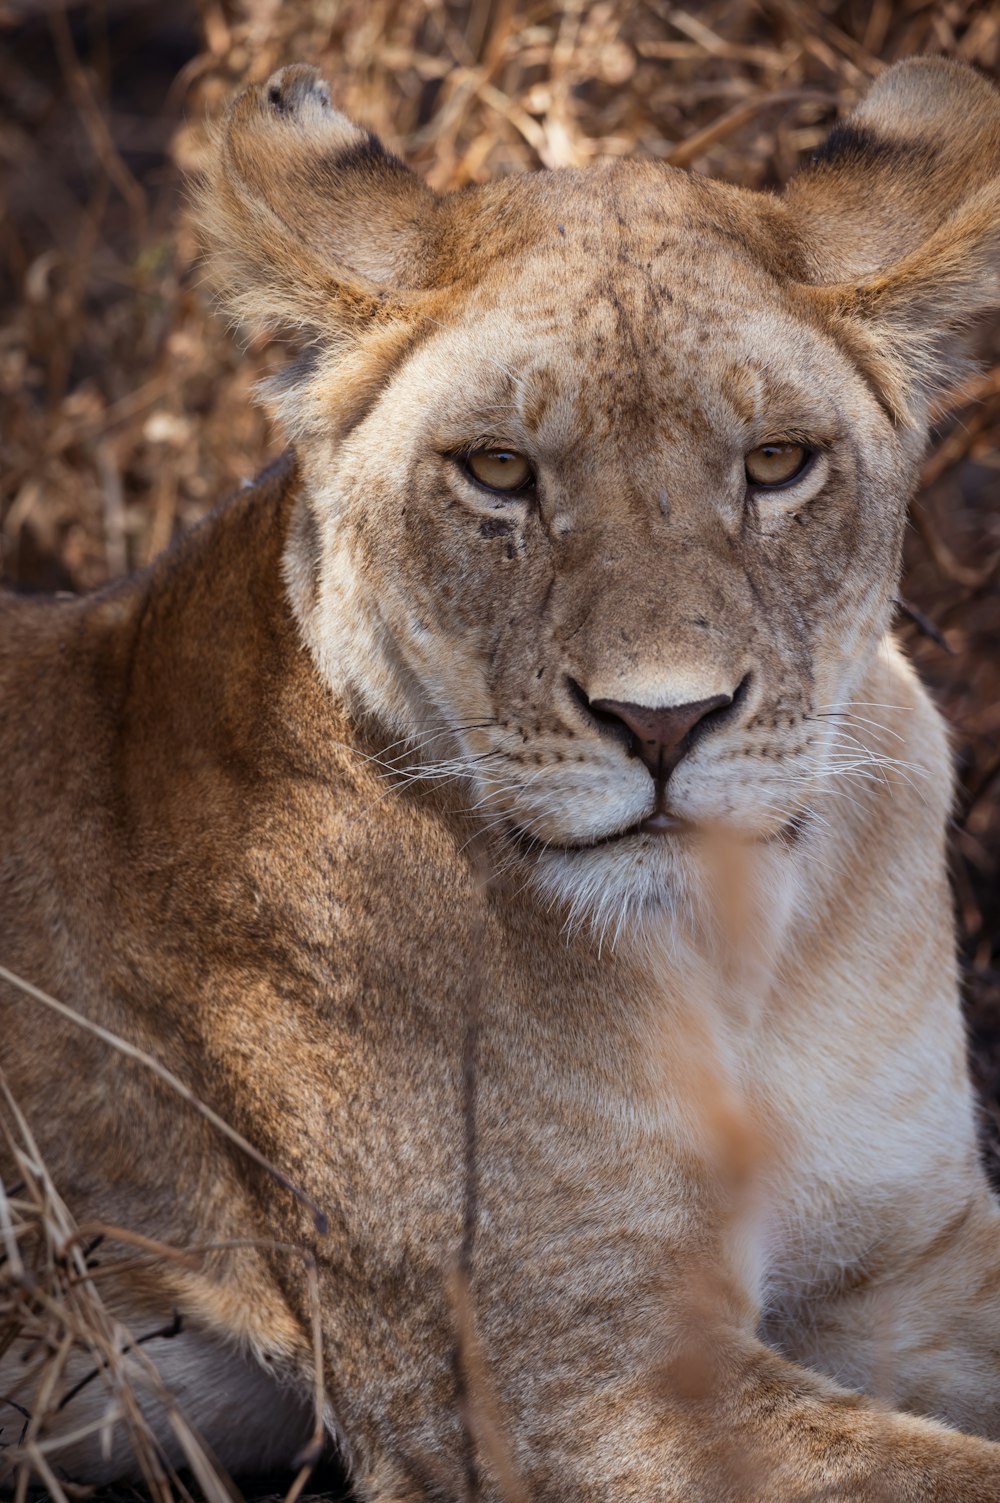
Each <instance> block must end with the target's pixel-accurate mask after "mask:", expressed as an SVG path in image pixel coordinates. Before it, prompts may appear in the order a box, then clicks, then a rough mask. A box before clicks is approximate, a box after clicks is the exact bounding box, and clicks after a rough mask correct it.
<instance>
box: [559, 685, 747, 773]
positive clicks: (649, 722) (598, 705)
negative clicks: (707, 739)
mask: <svg viewBox="0 0 1000 1503" xmlns="http://www.w3.org/2000/svg"><path fill="white" fill-rule="evenodd" d="M732 703H733V695H732V694H715V695H713V696H712V698H711V699H696V700H692V701H691V702H690V703H689V704H686V705H668V706H666V707H665V708H664V709H662V710H654V709H651V708H650V707H649V706H648V705H634V704H629V703H622V702H620V701H619V700H616V699H594V700H591V701H590V702H589V704H588V708H589V709H590V711H591V713H592V714H593V715H594V716H595V717H596V718H597V719H598V720H599V721H602V722H603V723H604V724H605V725H608V724H613V723H614V722H616V721H617V722H618V723H619V725H620V726H621V728H622V729H623V730H624V731H625V732H626V734H627V736H628V747H629V751H630V752H631V753H632V755H633V756H636V757H641V758H642V760H643V761H644V762H645V764H646V766H647V767H648V768H649V771H650V773H651V774H652V776H653V777H654V778H655V779H656V781H657V782H658V783H665V782H666V781H667V779H668V778H669V776H670V774H671V773H672V772H673V770H674V768H675V767H676V766H677V764H678V762H679V761H680V760H681V758H682V757H683V756H684V755H685V753H686V752H688V751H690V749H691V747H692V745H693V744H694V742H695V740H696V739H697V738H698V735H699V734H700V733H701V732H703V731H706V730H708V729H709V726H712V725H716V724H718V722H719V721H720V720H721V719H722V718H723V717H725V711H726V710H727V709H728V708H729V706H730V705H731V704H732ZM725 718H728V717H725Z"/></svg>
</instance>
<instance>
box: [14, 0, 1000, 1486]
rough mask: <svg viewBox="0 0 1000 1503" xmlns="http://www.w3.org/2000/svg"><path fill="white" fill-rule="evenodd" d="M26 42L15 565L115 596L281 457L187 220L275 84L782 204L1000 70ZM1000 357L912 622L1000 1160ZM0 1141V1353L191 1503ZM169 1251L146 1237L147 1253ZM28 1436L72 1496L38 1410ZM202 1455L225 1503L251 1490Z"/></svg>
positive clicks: (224, 26)
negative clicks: (296, 71)
mask: <svg viewBox="0 0 1000 1503" xmlns="http://www.w3.org/2000/svg"><path fill="white" fill-rule="evenodd" d="M0 26H2V27H4V28H5V29H6V31H7V37H6V41H7V43H8V45H7V46H6V47H5V48H4V49H3V50H2V51H0V90H2V97H3V99H4V106H3V117H2V120H0V160H2V162H3V164H4V167H5V170H6V178H7V206H8V212H7V215H6V217H5V218H4V219H3V220H2V222H0V453H2V462H0V565H2V572H3V577H4V580H5V581H6V582H9V583H12V584H15V585H16V586H18V587H20V588H24V589H73V590H78V589H86V588H90V587H93V586H96V585H99V584H101V583H103V582H104V581H106V580H107V579H109V578H111V577H114V576H115V575H118V574H121V573H122V572H124V571H125V570H127V569H130V568H134V567H138V566H142V565H144V564H145V563H147V562H148V561H149V560H150V559H151V558H152V557H153V556H154V555H155V554H156V553H158V552H159V551H160V550H161V549H162V548H163V547H165V546H166V545H167V544H168V543H169V542H170V540H171V538H173V537H174V536H176V535H177V533H178V532H179V531H181V530H182V529H184V528H185V527H187V526H188V525H190V524H191V523H192V522H193V521H195V520H196V519H197V518H198V517H199V516H201V515H202V514H203V513H204V512H205V511H206V510H207V509H208V507H210V506H211V505H212V504H214V502H215V501H216V500H217V499H219V498H220V497H221V496H222V495H223V494H225V492H226V491H227V490H229V489H230V488H231V487H233V486H234V485H235V484H236V483H237V482H238V481H239V479H240V478H241V477H243V476H245V475H248V474H251V473H253V472H254V471H255V470H256V469H258V468H259V467H260V466H261V465H262V464H263V463H264V462H265V461H266V460H267V459H268V458H269V457H271V456H273V455H274V454H275V453H276V452H278V451H279V450H280V448H281V446H282V440H281V436H280V434H278V433H276V432H275V431H273V429H272V428H271V426H270V425H269V423H268V421H267V419H266V418H265V417H264V416H263V415H262V414H261V413H260V412H259V411H257V410H256V409H255V408H254V407H253V405H252V401H251V392H252V388H253V386H254V383H255V381H256V380H257V379H258V377H259V376H260V375H261V374H262V373H263V372H265V371H266V370H268V369H270V368H272V367H273V366H274V365H275V364H276V363H279V362H280V361H281V359H282V358H283V352H282V350H281V349H279V348H275V347H273V346H271V347H268V346H261V347H258V348H252V349H250V350H249V351H241V350H239V349H237V348H236V347H235V346H234V345H233V343H232V342H231V340H230V338H229V336H228V334H227V331H226V329H225V327H224V326H223V324H222V323H221V321H220V320H218V319H216V318H215V317H214V316H213V315H212V314H211V311H210V309H209V308H208V307H207V306H206V303H205V301H204V300H203V298H202V297H201V295H200V293H199V290H198V275H197V270H196V268H195V266H194V264H193V247H192V244H191V240H190V237H189V235H188V233H187V232H186V230H185V228H184V226H183V221H182V218H181V216H180V213H179V210H180V205H181V180H182V172H183V169H184V168H185V167H187V166H191V165H194V164H196V163H197V161H198V157H199V152H200V149H201V144H200V143H201V122H202V120H203V119H204V117H205V115H206V113H211V112H214V111H216V110H217V109H218V108H219V107H220V105H221V103H222V102H223V100H224V99H225V98H226V97H227V96H228V95H229V93H230V92H231V91H232V89H233V88H234V87H235V86H236V85H238V84H239V83H240V82H242V81H243V80H244V79H245V78H247V77H251V76H252V77H263V76H265V75H266V74H267V73H268V72H269V71H270V70H271V69H272V68H273V67H274V66H276V65H278V64H279V63H281V62H284V61H288V60H289V59H292V58H300V59H305V60H309V61H314V62H317V63H318V64H319V65H320V66H321V67H322V68H323V70H324V71H325V72H326V74H327V75H328V76H329V78H330V79H331V81H332V83H333V86H334V94H335V98H336V100H337V102H338V104H339V105H340V106H341V107H342V108H344V109H345V110H346V111H347V112H348V113H350V114H353V115H354V116H356V117H357V118H359V119H361V120H363V121H364V122H365V123H367V124H369V125H371V126H372V127H374V128H375V129H376V130H377V131H379V133H380V134H381V135H382V136H383V137H384V139H385V140H386V141H387V143H388V144H389V145H390V146H391V147H392V148H393V149H395V150H396V151H398V152H399V153H400V154H401V155H402V156H404V158H405V159H406V160H408V161H409V162H411V163H412V164H413V165H414V166H415V167H417V168H418V169H420V170H421V171H423V172H424V173H425V174H426V175H427V176H428V178H429V179H430V180H431V182H432V183H433V184H434V185H435V186H436V187H439V188H449V187H454V186H457V185H460V184H461V183H463V182H468V181H478V180H481V179H483V178H485V177H488V176H490V175H494V174H498V173H506V172H516V171H522V170H526V169H532V168H536V167H538V166H540V165H546V166H558V165H562V164H568V163H585V162H588V161H591V160H594V159H596V158H600V157H604V156H617V155H621V154H623V153H638V154H643V155H648V156H652V157H656V158H659V159H665V160H670V161H673V162H675V163H678V164H681V165H685V166H690V167H692V168H693V169H694V170H696V171H699V172H706V173H710V174H713V175H717V176H721V177H724V178H727V179H730V180H732V181H738V182H741V183H745V184H748V185H751V186H754V187H769V186H772V185H777V184H780V183H781V182H782V181H783V180H784V179H785V178H787V176H788V175H789V174H790V173H791V172H792V171H793V170H794V169H795V167H796V165H797V164H798V163H799V162H800V161H801V160H802V158H803V155H804V154H806V153H808V152H809V150H810V149H811V148H812V147H814V146H815V145H816V144H817V143H818V142H819V141H820V140H821V138H822V137H823V135H824V134H825V132H826V130H827V128H828V127H829V125H830V124H831V122H832V121H833V119H834V118H835V116H836V115H837V113H838V112H839V111H841V110H843V109H845V108H847V107H849V106H850V105H851V104H852V103H853V102H854V101H855V100H856V99H857V98H858V96H859V95H860V94H861V93H862V92H863V91H864V89H865V88H866V87H867V85H868V83H869V82H870V80H871V79H872V78H873V77H875V76H876V75H877V74H878V72H879V71H880V69H881V68H882V67H883V66H885V65H886V64H887V63H889V62H891V61H893V60H895V59H897V58H900V57H905V56H910V55H912V54H914V53H919V52H930V53H944V54H946V55H948V56H953V57H960V58H964V59H965V60H967V61H970V62H974V63H976V64H978V65H979V66H980V67H982V68H984V69H986V70H988V71H990V72H992V73H993V74H994V75H996V71H997V69H998V66H1000V16H998V13H997V11H996V8H995V7H992V6H983V5H981V4H979V3H976V0H905V3H890V0H874V3H870V0H857V3H831V0H826V3H823V4H821V5H820V6H818V7H817V6H816V5H814V4H811V3H806V0H760V3H757V4H751V3H744V0H725V3H724V0H708V3H704V4H699V3H692V4H688V5H687V6H675V5H669V4H666V3H662V0H641V3H634V4H627V3H625V0H619V3H617V4H616V3H608V0H596V3H594V0H561V3H559V0H552V3H550V0H537V3H532V0H490V3H485V0H462V3H459V0H456V3H446V0H285V3H283V4H280V5H279V4H278V3H277V0H241V3H236V0H202V3H200V4H199V5H197V6H195V5H193V4H188V3H184V0H177V3H175V4H173V5H170V6H164V5H162V4H159V3H155V0H149V3H143V0H107V3H106V5H103V6H97V5H87V6H83V5H78V6H74V5H72V4H69V5H67V6H65V7H63V6H61V5H59V4H51V5H50V4H47V3H45V0H0ZM983 353H984V362H983V370H982V374H981V375H979V376H977V377H976V378H975V379H974V380H973V381H971V382H969V383H968V384H967V386H966V387H965V388H964V389H963V390H962V391H960V392H957V393H955V394H954V397H953V399H952V401H951V403H950V404H949V411H948V413H947V414H942V421H941V425H940V432H939V437H938V440H937V442H936V445H935V447H934V450H933V452H932V453H931V455H930V457H929V459H928V461H927V466H926V470H925V486H924V489H923V491H922V494H921V499H920V500H919V502H918V503H917V504H916V506H915V508H914V512H913V524H914V525H913V527H912V529H911V531H910V535H909V537H908V540H907V554H906V559H907V570H906V577H905V580H904V585H903V593H904V596H905V598H906V600H907V602H908V603H909V604H910V605H911V606H912V607H913V613H912V615H910V616H907V617H904V618H902V619H901V631H902V634H903V636H904V638H905V639H906V640H907V642H908V644H909V646H910V647H911V650H912V651H913V653H914V655H915V657H916V658H917V660H918V662H919V664H920V667H921V670H922V671H923V673H924V675H925V677H926V678H927V679H928V680H929V681H930V682H931V684H932V685H933V687H934V689H935V691H936V693H937V696H938V699H939V702H940V703H941V704H942V707H943V708H944V709H945V712H946V714H947V715H948V717H949V719H950V720H951V723H952V725H953V727H954V731H955V746H956V752H957V756H958V762H959V769H960V777H961V790H960V804H959V810H958V816H957V818H956V823H955V830H954V841H953V848H954V855H955V862H954V870H955V887H956V895H957V903H958V909H959V914H960V919H961V928H962V943H963V961H964V964H965V968H966V975H967V978H968V988H967V990H968V1007H969V1020H970V1024H971V1028H972V1034H973V1065H974V1073H975V1075H976V1078H977V1080H978V1083H979V1085H980V1087H981V1090H982V1092H983V1098H984V1102H985V1105H986V1112H987V1115H988V1117H989V1120H990V1124H991V1126H990V1131H989V1134H988V1138H987V1151H988V1154H989V1155H990V1156H991V1159H992V1160H994V1161H995V1165H996V1166H998V1167H1000V883H998V881H997V877H998V871H1000V592H998V589H997V582H998V578H1000V500H998V496H997V490H998V487H997V483H996V482H997V476H998V471H1000V333H998V331H997V330H996V329H994V330H992V331H986V334H985V336H984V341H983ZM916 623H920V624H916ZM935 633H936V634H937V638H936V640H935V635H934V634H935ZM0 1131H2V1132H3V1133H4V1135H5V1136H6V1139H7V1142H8V1144H9V1146H10V1150H11V1152H12V1153H13V1154H15V1156H16V1158H17V1161H18V1163H19V1165H20V1166H21V1167H20V1175H21V1180H22V1183H21V1185H20V1186H8V1187H7V1188H6V1190H4V1189H3V1187H0V1240H2V1242H3V1252H4V1255H5V1261H4V1262H3V1264H2V1268H0V1348H2V1346H3V1343H4V1342H5V1341H6V1340H9V1339H10V1334H11V1331H12V1329H13V1328H14V1327H15V1326H16V1327H18V1328H19V1329H20V1330H21V1332H22V1333H27V1334H29V1335H30V1336H31V1337H32V1338H33V1339H34V1340H35V1341H36V1342H37V1351H38V1354H39V1358H38V1360H39V1361H40V1362H43V1363H44V1364H46V1382H49V1381H50V1375H51V1390H50V1392H51V1396H52V1397H53V1401H54V1402H58V1395H59V1393H60V1383H61V1382H62V1376H61V1375H62V1373H63V1371H64V1367H65V1363H66V1362H67V1360H68V1354H69V1352H70V1351H71V1350H72V1349H74V1348H75V1347H77V1348H78V1347H80V1346H81V1345H82V1346H83V1347H84V1348H85V1349H87V1350H89V1351H90V1352H91V1353H92V1354H93V1358H94V1363H95V1370H98V1369H99V1372H98V1377H97V1378H95V1379H94V1381H100V1382H102V1383H104V1384H105V1385H106V1386H107V1390H108V1395H109V1398H108V1402H109V1406H117V1407H118V1409H120V1411H121V1414H122V1417H123V1420H124V1422H125V1423H126V1424H127V1425H129V1426H130V1427H132V1429H133V1431H134V1435H135V1445H136V1449H137V1455H138V1456H139V1457H140V1459H142V1460H143V1461H144V1470H145V1475H146V1478H147V1483H148V1485H149V1486H150V1488H151V1490H152V1491H153V1493H154V1495H155V1496H157V1497H163V1498H166V1497H168V1496H176V1495H181V1496H183V1495H184V1492H183V1486H182V1484H181V1483H180V1482H179V1481H178V1480H177V1479H175V1478H171V1477H170V1476H169V1475H168V1474H167V1473H166V1471H165V1470H164V1468H163V1467H162V1464H161V1463H160V1461H159V1460H158V1458H157V1457H156V1455H155V1454H154V1453H153V1452H151V1451H150V1448H149V1444H148V1438H144V1436H143V1428H142V1422H141V1416H140V1415H139V1413H138V1411H137V1409H136V1407H135V1405H136V1400H135V1393H134V1387H135V1384H138V1385H139V1386H140V1387H141V1385H142V1383H149V1384H153V1385H154V1386H155V1383H156V1381H157V1380H156V1378H155V1372H154V1371H153V1370H152V1369H151V1364H148V1363H146V1362H145V1361H144V1359H143V1354H142V1348H141V1345H137V1344H136V1343H135V1341H134V1338H133V1337H132V1336H130V1335H129V1334H128V1333H126V1332H124V1331H123V1330H122V1328H121V1327H120V1326H119V1325H118V1324H117V1323H116V1322H115V1321H114V1320H113V1319H112V1317H111V1316H110V1315H109V1313H108V1312H107V1310H106V1309H105V1308H104V1306H103V1304H102V1301H101V1286H100V1280H99V1279H98V1278H97V1277H96V1276H95V1270H94V1269H93V1268H91V1267H90V1258H89V1253H90V1252H91V1251H92V1246H91V1245H89V1244H88V1237H87V1233H86V1231H85V1230H84V1229H81V1228H79V1227H76V1226H74V1225H73V1224H72V1222H71V1221H70V1219H69V1218H68V1215H67V1213H66V1211H65V1208H64V1207H63V1206H62V1203H61V1202H60V1200H59V1196H58V1192H57V1189H56V1187H55V1186H53V1185H52V1184H51V1183H50V1181H49V1179H48V1176H47V1175H46V1173H45V1168H44V1165H42V1164H41V1163H39V1162H38V1158H37V1154H36V1153H35V1151H34V1147H33V1144H32V1142H31V1136H30V1129H29V1127H28V1125H27V1124H26V1123H24V1122H22V1121H21V1120H20V1119H19V1117H18V1115H17V1109H16V1106H15V1104H14V1102H13V1100H12V1098H11V1097H10V1095H9V1094H8V1093H7V1092H6V1087H4V1088H3V1091H2V1096H0ZM95 1235H96V1233H95ZM119 1235H120V1236H122V1237H124V1236H125V1235H126V1234H124V1233H121V1234H119ZM122 1248H124V1251H122ZM154 1251H155V1250H152V1249H149V1248H148V1247H147V1248H145V1249H141V1248H139V1247H137V1246H136V1244H135V1242H134V1239H133V1241H132V1242H131V1243H129V1244H128V1245H127V1246H126V1244H125V1243H124V1242H123V1243H122V1247H121V1248H116V1256H143V1257H147V1256H151V1255H153V1253H154ZM160 1255H163V1256H167V1255H169V1256H187V1254H183V1253H176V1252H168V1251H161V1253H160ZM459 1292H460V1291H459ZM139 1334H140V1336H141V1334H142V1333H139ZM129 1344H131V1345H132V1346H133V1352H132V1354H131V1356H130V1357H128V1358H127V1360H126V1358H125V1357H123V1355H122V1353H123V1349H124V1347H126V1346H128V1345H129ZM468 1360H469V1362H470V1364H471V1365H472V1366H474V1365H475V1353H474V1351H473V1349H472V1348H471V1347H470V1352H469V1354H468ZM126 1369H127V1375H128V1376H129V1381H128V1382H126V1381H125V1380H124V1377H123V1376H122V1375H123V1374H124V1373H126ZM11 1397H12V1398H13V1400H14V1403H15V1406H16V1403H17V1396H16V1394H15V1395H12V1396H11ZM15 1412H16V1408H15ZM2 1422H3V1427H4V1433H3V1435H2V1436H0V1440H3V1441H7V1442H8V1443H9V1427H8V1424H7V1420H6V1414H5V1415H4V1416H3V1417H2ZM178 1422H179V1423H180V1424H181V1425H182V1426H184V1427H185V1434H186V1435H188V1436H190V1437H193V1436H194V1432H193V1431H192V1430H191V1429H190V1426H186V1425H185V1422H184V1421H182V1420H179V1421H178ZM490 1423H492V1422H491V1421H489V1418H488V1416H487V1417H486V1418H485V1419H481V1425H482V1426H483V1427H486V1428H488V1425H489V1424H490ZM22 1429H23V1436H22V1434H21V1430H22ZM16 1439H17V1442H18V1444H19V1445H21V1446H22V1447H23V1454H24V1455H25V1456H26V1457H27V1458H28V1459H29V1460H30V1463H31V1465H32V1467H33V1468H34V1470H35V1475H36V1477H39V1478H41V1479H42V1481H43V1482H44V1483H45V1485H46V1486H47V1487H48V1488H49V1490H50V1492H52V1493H53V1495H54V1496H60V1493H59V1491H58V1488H59V1483H58V1481H57V1480H56V1478H55V1474H54V1473H53V1472H52V1469H51V1468H52V1462H51V1460H50V1459H49V1453H48V1451H47V1449H46V1447H47V1442H46V1441H45V1440H44V1437H43V1436H42V1435H41V1433H40V1431H39V1429H38V1426H37V1425H36V1424H35V1421H34V1419H29V1417H28V1416H24V1417H23V1424H21V1425H19V1426H18V1433H17V1436H16ZM186 1444H187V1445H190V1447H191V1448H192V1449H191V1451H190V1452H189V1457H190V1459H191V1462H192V1471H193V1472H194V1473H195V1474H196V1475H197V1476H198V1477H199V1483H200V1488H201V1490H203V1491H204V1493H205V1496H208V1497H217V1496H218V1497H221V1496H229V1495H230V1494H228V1493H226V1492H225V1491H224V1489H225V1488H226V1487H227V1486H228V1484H226V1483H224V1482H223V1481H222V1480H220V1479H219V1478H218V1477H217V1475H216V1473H215V1472H213V1471H212V1470H211V1467H210V1464H209V1462H208V1461H207V1460H206V1461H204V1462H202V1461H200V1460H198V1459H197V1458H198V1456H199V1454H200V1453H199V1450H198V1443H197V1441H196V1438H195V1439H189V1440H188V1441H186ZM0 1455H2V1453H0ZM0 1467H2V1462H0ZM147 1467H148V1469H146V1468H147ZM206 1468H207V1470H206ZM46 1469H48V1471H47V1470H46ZM19 1485H23V1484H19ZM213 1489H215V1491H213ZM219 1489H223V1491H219ZM178 1490H180V1492H179V1493H178ZM65 1495H66V1496H67V1497H68V1496H70V1495H71V1493H70V1490H69V1489H66V1490H65ZM73 1496H75V1494H73Z"/></svg>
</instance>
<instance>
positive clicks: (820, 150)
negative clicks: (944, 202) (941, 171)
mask: <svg viewBox="0 0 1000 1503" xmlns="http://www.w3.org/2000/svg"><path fill="white" fill-rule="evenodd" d="M934 151H935V148H934V147H933V145H932V144H931V143H930V142H928V141H919V142H918V141H890V140H887V139H886V138H885V137H884V136H879V135H878V134H877V133H876V132H875V131H874V130H872V129H871V128H870V127H869V126H867V125H859V124H858V123H857V122H856V121H854V120H841V121H840V122H839V124H837V125H835V126H834V127H833V130H832V131H831V132H830V134H829V135H828V136H827V138H826V140H825V141H824V142H823V144H822V146H818V147H817V148H816V150H815V151H814V152H813V154H812V156H811V158H810V160H809V167H810V168H823V167H826V168H844V169H846V170H848V171H851V172H856V171H859V170H860V171H865V170H867V171H871V170H873V169H875V170H879V171H885V170H889V171H892V170H897V171H898V170H900V169H904V170H910V169H912V168H913V167H914V166H917V165H919V166H922V167H925V168H927V169H930V170H932V169H933V160H934ZM918 159H919V162H918Z"/></svg>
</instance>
